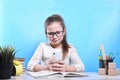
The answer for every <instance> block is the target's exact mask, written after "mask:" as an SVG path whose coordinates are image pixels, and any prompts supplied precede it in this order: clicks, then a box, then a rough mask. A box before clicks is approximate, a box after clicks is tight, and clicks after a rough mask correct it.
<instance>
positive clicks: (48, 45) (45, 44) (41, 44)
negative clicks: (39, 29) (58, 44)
mask: <svg viewBox="0 0 120 80" xmlns="http://www.w3.org/2000/svg"><path fill="white" fill-rule="evenodd" d="M39 46H41V47H42V48H50V44H49V43H48V42H40V44H39Z"/></svg>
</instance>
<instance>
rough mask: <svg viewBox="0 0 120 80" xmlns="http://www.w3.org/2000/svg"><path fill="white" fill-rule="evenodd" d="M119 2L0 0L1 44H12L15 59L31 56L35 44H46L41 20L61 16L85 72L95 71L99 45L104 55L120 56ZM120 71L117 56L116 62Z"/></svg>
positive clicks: (107, 0)
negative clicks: (15, 52) (15, 51)
mask: <svg viewBox="0 0 120 80" xmlns="http://www.w3.org/2000/svg"><path fill="white" fill-rule="evenodd" d="M119 4H120V0H0V45H13V46H15V47H16V49H20V51H19V52H18V53H17V54H16V57H24V58H26V63H25V65H26V66H27V63H28V61H29V59H30V58H31V57H32V55H33V53H34V51H35V49H36V48H37V46H38V44H39V43H40V42H42V41H47V39H46V36H45V34H44V21H45V19H46V18H47V17H48V16H50V15H51V14H54V13H58V14H61V15H62V16H63V18H64V20H65V23H66V27H67V37H68V42H70V43H72V44H74V46H75V47H76V48H77V50H78V53H79V55H80V57H81V59H82V61H83V63H84V64H85V68H86V71H97V70H98V55H99V54H100V52H99V51H100V50H99V47H100V44H101V43H103V44H104V45H105V52H106V54H108V53H109V52H113V53H114V55H115V54H116V53H117V52H119V53H120V36H119V35H120V5H119ZM115 62H116V63H117V67H118V68H120V66H119V65H120V55H118V56H117V57H116V59H115Z"/></svg>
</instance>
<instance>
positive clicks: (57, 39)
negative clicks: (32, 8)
mask: <svg viewBox="0 0 120 80" xmlns="http://www.w3.org/2000/svg"><path fill="white" fill-rule="evenodd" d="M45 34H46V37H47V38H48V40H49V42H47V43H40V44H39V46H38V48H37V49H36V51H35V53H34V55H33V57H32V58H31V60H30V61H29V63H28V70H31V71H35V72H37V71H42V70H49V71H60V72H80V71H84V65H83V63H82V61H81V59H80V58H79V56H78V53H77V51H76V49H75V48H74V47H73V46H72V45H70V44H68V43H67V40H66V28H65V24H64V20H63V18H62V17H61V16H60V15H58V14H54V15H52V16H50V17H48V18H47V19H46V21H45Z"/></svg>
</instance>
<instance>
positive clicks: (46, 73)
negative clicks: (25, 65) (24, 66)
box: [27, 71, 62, 78]
mask: <svg viewBox="0 0 120 80" xmlns="http://www.w3.org/2000/svg"><path fill="white" fill-rule="evenodd" d="M27 74H28V75H30V76H32V77H34V78H38V77H45V76H50V75H54V74H61V73H60V72H53V71H39V72H32V71H27ZM61 75H62V74H61Z"/></svg>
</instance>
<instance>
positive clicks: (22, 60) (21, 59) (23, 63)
mask: <svg viewBox="0 0 120 80" xmlns="http://www.w3.org/2000/svg"><path fill="white" fill-rule="evenodd" d="M15 60H18V61H20V63H21V65H22V70H23V72H25V69H26V67H25V58H18V57H16V58H15Z"/></svg>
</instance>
